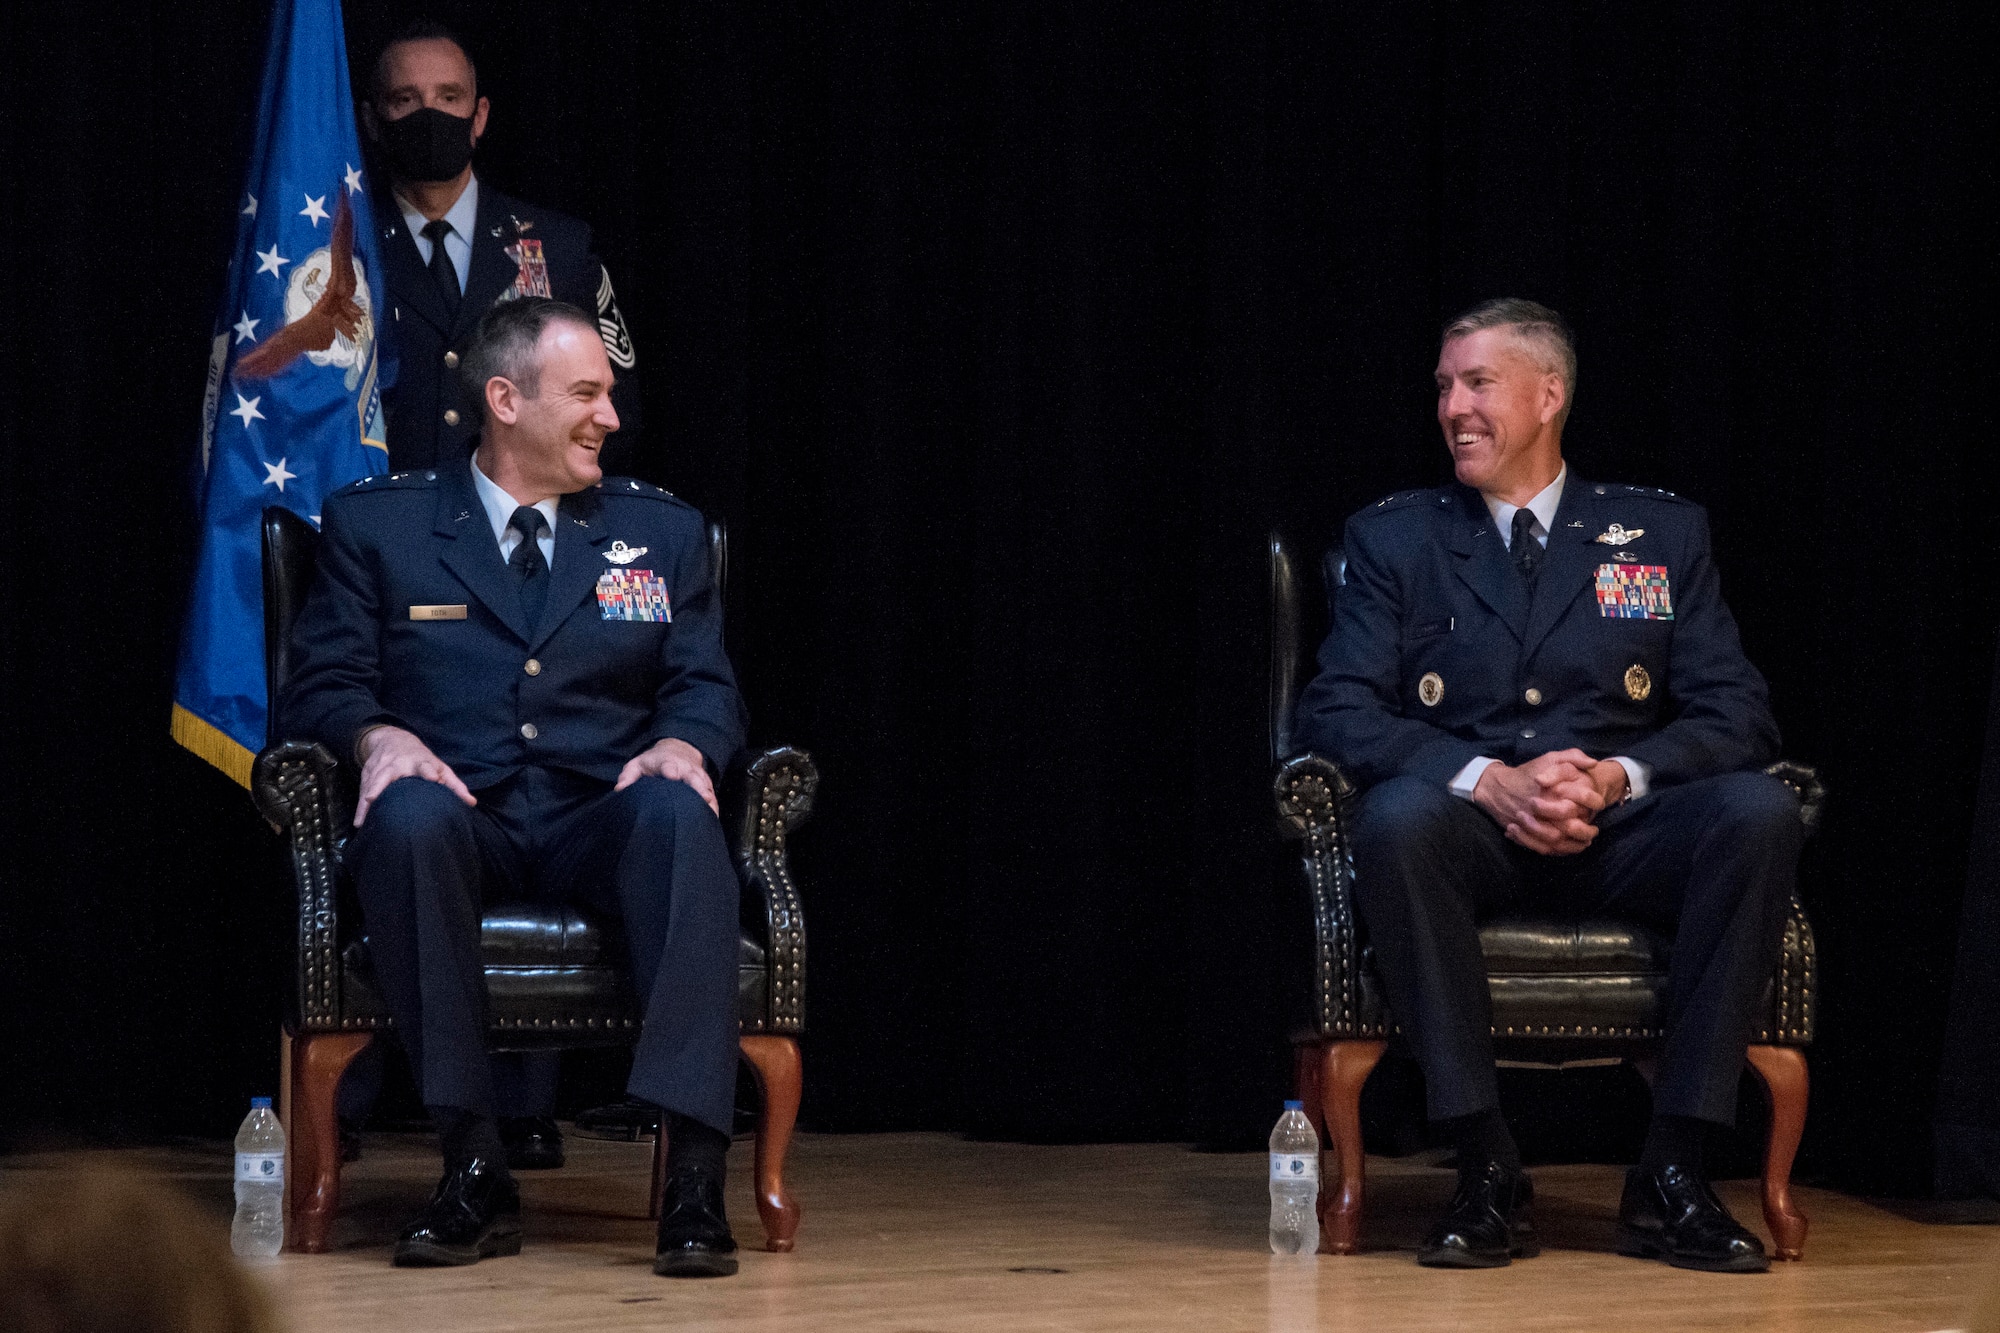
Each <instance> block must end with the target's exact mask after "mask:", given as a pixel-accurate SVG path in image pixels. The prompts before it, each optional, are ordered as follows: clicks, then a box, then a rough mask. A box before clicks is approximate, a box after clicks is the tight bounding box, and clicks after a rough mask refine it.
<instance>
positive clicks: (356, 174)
mask: <svg viewBox="0 0 2000 1333" xmlns="http://www.w3.org/2000/svg"><path fill="white" fill-rule="evenodd" d="M346 166H347V175H346V176H345V177H344V178H343V179H345V180H346V182H347V192H348V193H349V194H360V193H361V168H359V167H357V166H355V165H354V164H353V163H352V162H349V163H347V164H346Z"/></svg>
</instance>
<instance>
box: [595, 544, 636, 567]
mask: <svg viewBox="0 0 2000 1333" xmlns="http://www.w3.org/2000/svg"><path fill="white" fill-rule="evenodd" d="M644 554H646V548H645V547H643V546H627V545H626V544H625V543H624V542H613V543H611V549H610V550H608V551H606V552H605V553H604V558H605V559H606V560H609V561H610V562H611V563H612V564H614V565H629V564H631V563H632V562H633V561H634V560H637V559H638V558H639V557H640V556H642V555H644Z"/></svg>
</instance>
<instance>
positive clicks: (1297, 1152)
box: [1271, 1102, 1319, 1255]
mask: <svg viewBox="0 0 2000 1333" xmlns="http://www.w3.org/2000/svg"><path fill="white" fill-rule="evenodd" d="M1318 1252H1319V1135H1317V1134H1315V1133H1313V1127H1312V1121H1310V1120H1308V1119H1306V1110H1305V1103H1304V1102H1286V1103H1285V1113H1284V1114H1283V1115H1281V1116H1279V1117H1278V1124H1277V1127H1276V1128H1274V1129H1273V1130H1272V1131H1271V1253H1272V1254H1303V1255H1313V1254H1317V1253H1318Z"/></svg>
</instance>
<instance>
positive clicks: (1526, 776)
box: [1472, 750, 1628, 856]
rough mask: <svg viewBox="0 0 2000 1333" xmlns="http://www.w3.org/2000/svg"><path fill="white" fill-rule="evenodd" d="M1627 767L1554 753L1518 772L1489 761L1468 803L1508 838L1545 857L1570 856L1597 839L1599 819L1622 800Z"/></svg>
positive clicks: (1574, 753)
mask: <svg viewBox="0 0 2000 1333" xmlns="http://www.w3.org/2000/svg"><path fill="white" fill-rule="evenodd" d="M1627 781H1628V779H1627V777H1626V773H1625V766H1624V765H1623V764H1621V763H1619V762H1618V761H1617V760H1615V759H1592V758H1591V757H1590V756H1589V755H1587V754H1585V753H1584V752H1583V751H1581V750H1556V751H1553V752H1551V753H1549V754H1545V755H1542V756H1540V757H1539V758H1536V759H1530V760H1529V761H1528V762H1527V763H1525V764H1522V765H1521V766H1520V767H1519V768H1510V767H1508V766H1507V765H1506V764H1501V763H1493V764H1488V765H1487V766H1486V771H1485V772H1483V773H1481V774H1480V775H1479V783H1478V785H1477V786H1475V787H1474V788H1473V790H1472V801H1473V804H1474V805H1477V806H1478V807H1479V808H1480V809H1482V810H1484V811H1485V812H1486V813H1487V814H1489V815H1491V816H1492V817H1493V822H1494V823H1496V824H1498V825H1499V826H1500V827H1501V829H1502V830H1503V831H1505V833H1506V835H1507V837H1508V838H1509V839H1510V840H1511V841H1514V842H1517V843H1519V844H1521V846H1523V847H1526V848H1527V849H1528V850H1529V851H1532V852H1540V853H1541V854H1542V855H1544V856H1574V855H1575V854H1576V853H1578V852H1580V851H1582V850H1583V849H1584V848H1586V847H1588V846H1590V843H1591V840H1592V839H1594V838H1595V837H1596V836H1597V823H1596V820H1597V816H1598V815H1599V814H1601V813H1603V812H1604V811H1605V810H1607V809H1609V808H1610V807H1612V806H1614V805H1617V804H1618V803H1619V802H1620V801H1622V800H1624V799H1625V787H1626V783H1627Z"/></svg>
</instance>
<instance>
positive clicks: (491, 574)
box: [434, 456, 528, 641]
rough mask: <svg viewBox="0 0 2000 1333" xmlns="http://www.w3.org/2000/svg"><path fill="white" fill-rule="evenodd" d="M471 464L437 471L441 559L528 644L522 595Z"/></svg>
mask: <svg viewBox="0 0 2000 1333" xmlns="http://www.w3.org/2000/svg"><path fill="white" fill-rule="evenodd" d="M471 468H472V459H471V458H470V457H469V456H468V457H466V458H465V459H463V460H461V461H460V462H457V463H455V464H452V465H451V466H450V467H445V466H442V465H441V466H440V467H439V468H438V472H439V479H440V480H442V481H443V482H444V483H445V484H444V485H442V486H440V487H438V504H437V523H436V525H435V528H434V530H435V531H436V533H437V535H438V537H439V538H440V540H439V542H438V547H439V549H438V559H439V560H440V561H442V562H443V563H444V567H445V568H446V569H448V570H450V571H451V572H452V573H453V574H455V575H457V576H458V581H459V582H460V583H463V584H464V585H465V586H466V587H467V588H468V589H470V590H471V592H472V595H473V596H475V597H477V598H478V599H479V600H480V601H481V602H483V603H484V604H485V606H486V609H487V610H488V611H491V612H492V613H493V614H494V615H496V616H498V617H499V618H500V621H501V623H502V624H504V625H506V627H507V628H508V629H510V630H512V631H513V632H514V635H515V637H516V638H519V639H521V640H523V641H525V640H526V639H527V638H528V618H527V617H526V616H524V615H523V614H521V590H520V588H519V587H518V586H516V584H515V582H514V578H513V576H512V575H511V574H510V573H509V572H508V569H507V563H506V562H505V561H504V560H502V559H501V558H500V544H499V543H498V542H496V541H494V540H493V525H492V524H491V523H490V522H488V521H487V518H486V506H485V505H483V504H481V503H480V502H479V492H477V491H475V490H474V489H473V488H472V472H471Z"/></svg>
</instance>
